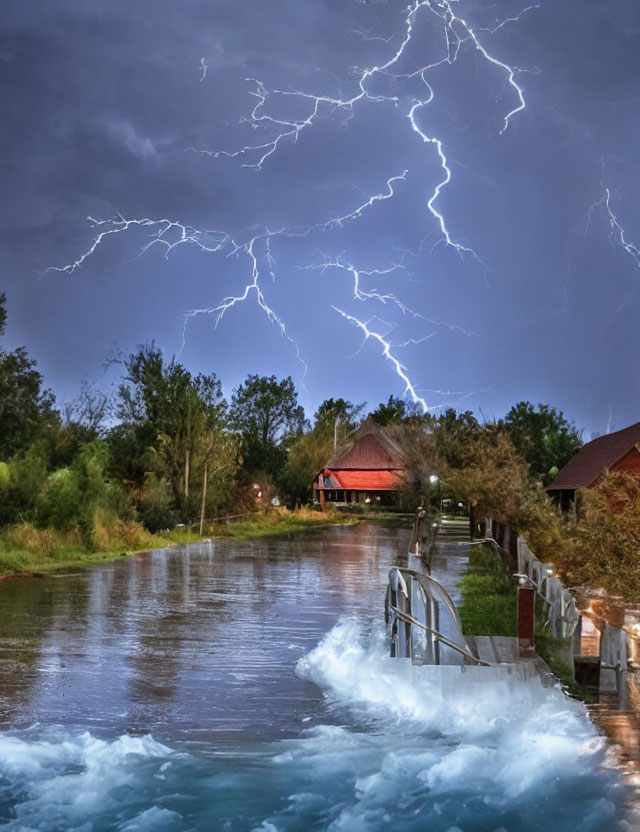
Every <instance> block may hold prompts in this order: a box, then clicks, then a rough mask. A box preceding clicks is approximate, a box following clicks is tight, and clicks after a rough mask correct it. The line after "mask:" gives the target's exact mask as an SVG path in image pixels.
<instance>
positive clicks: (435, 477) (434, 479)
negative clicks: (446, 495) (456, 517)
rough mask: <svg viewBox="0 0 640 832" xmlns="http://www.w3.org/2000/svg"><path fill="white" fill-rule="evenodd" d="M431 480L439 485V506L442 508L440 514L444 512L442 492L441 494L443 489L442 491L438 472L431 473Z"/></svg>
mask: <svg viewBox="0 0 640 832" xmlns="http://www.w3.org/2000/svg"><path fill="white" fill-rule="evenodd" d="M429 482H430V483H431V485H432V486H435V485H436V484H437V486H438V497H437V500H438V508H439V510H440V514H442V494H441V491H440V477H439V476H438V475H437V474H430V475H429Z"/></svg>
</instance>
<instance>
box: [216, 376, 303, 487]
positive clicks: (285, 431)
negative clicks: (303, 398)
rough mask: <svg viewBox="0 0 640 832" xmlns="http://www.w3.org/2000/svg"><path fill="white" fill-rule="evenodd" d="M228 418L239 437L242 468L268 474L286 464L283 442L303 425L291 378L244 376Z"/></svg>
mask: <svg viewBox="0 0 640 832" xmlns="http://www.w3.org/2000/svg"><path fill="white" fill-rule="evenodd" d="M229 417H230V424H231V426H232V427H233V428H234V429H235V430H236V431H237V432H238V433H239V434H240V435H241V436H242V448H243V455H244V462H245V468H246V469H247V470H249V471H260V470H262V471H266V472H267V473H269V474H271V475H275V474H276V473H277V472H278V471H279V470H280V469H281V468H282V466H283V465H284V463H285V460H286V451H285V443H286V441H287V440H288V439H290V438H291V437H292V436H295V435H297V434H300V433H302V432H303V431H304V428H305V426H306V420H305V419H304V411H303V410H302V408H301V407H300V406H299V405H298V394H297V392H296V389H295V386H294V383H293V380H292V379H291V376H288V377H287V378H285V379H282V380H281V381H278V379H277V378H276V377H275V376H258V375H249V376H247V378H246V379H245V381H244V383H243V384H241V385H240V386H239V387H237V388H236V389H235V390H234V391H233V395H232V397H231V407H230V409H229Z"/></svg>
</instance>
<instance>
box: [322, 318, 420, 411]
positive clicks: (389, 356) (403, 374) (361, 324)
mask: <svg viewBox="0 0 640 832" xmlns="http://www.w3.org/2000/svg"><path fill="white" fill-rule="evenodd" d="M333 309H334V310H335V311H336V312H337V313H338V314H339V315H341V316H342V317H343V318H344V319H345V320H347V321H349V323H352V324H353V325H354V326H357V327H358V329H359V330H360V331H361V332H362V333H363V335H364V339H363V343H364V342H366V341H368V340H369V339H370V338H371V339H373V340H374V341H377V342H378V344H380V346H381V348H382V355H383V356H384V358H385V359H386V360H387V361H390V362H391V364H392V365H393V368H394V370H395V372H396V374H397V375H398V376H399V377H400V378H401V379H402V381H403V382H404V395H405V396H407V395H408V396H409V397H410V399H411V401H412V402H413V403H414V404H417V405H419V406H420V407H421V408H422V411H423V413H428V412H429V411H430V410H431V409H432V408H430V407H429V405H428V404H427V403H426V401H425V400H424V399H423V398H422V396H420V395H418V392H417V391H416V388H415V386H414V384H413V382H412V381H411V378H410V377H409V374H408V372H407V368H406V367H405V366H404V364H402V363H401V362H400V360H399V359H398V358H396V356H395V355H393V353H392V352H391V350H392V349H393V345H392V344H391V343H390V342H389V341H388V335H389V332H388V331H387V332H385V333H380V332H375V331H374V330H373V329H370V328H369V325H370V324H371V321H372V320H373V319H370V320H368V321H361V320H359V318H355V317H354V316H353V315H349V314H347V313H346V312H345V311H344V310H343V309H339V308H338V307H337V306H334V307H333Z"/></svg>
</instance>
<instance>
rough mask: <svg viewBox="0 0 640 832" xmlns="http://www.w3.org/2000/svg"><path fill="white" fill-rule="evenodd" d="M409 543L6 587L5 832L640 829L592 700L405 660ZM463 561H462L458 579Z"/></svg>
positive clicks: (455, 564)
mask: <svg viewBox="0 0 640 832" xmlns="http://www.w3.org/2000/svg"><path fill="white" fill-rule="evenodd" d="M407 537H408V533H407V532H405V531H391V530H385V529H382V528H380V527H376V526H368V527H362V528H359V529H345V528H336V529H332V530H328V531H325V532H322V533H318V534H315V535H313V536H305V537H302V538H297V539H294V540H286V541H285V540H279V541H270V542H268V543H265V542H259V543H242V544H238V543H234V542H216V543H212V544H199V545H195V546H189V547H185V548H175V549H170V550H164V551H159V552H154V553H152V554H147V555H143V556H140V557H138V558H136V559H130V560H129V559H128V560H123V561H122V562H119V563H117V564H114V565H109V566H105V567H102V568H98V569H94V570H92V571H90V572H87V573H82V574H76V575H67V576H61V577H53V576H52V577H48V578H44V579H41V580H34V581H13V582H7V583H5V584H4V585H3V586H1V587H0V608H1V609H2V616H0V704H1V706H2V719H3V725H2V732H0V828H1V829H9V830H20V831H21V832H28V830H47V831H49V830H56V832H58V830H59V831H60V832H62V830H69V832H71V831H72V830H73V832H102V830H118V832H143V831H145V830H149V831H150V832H151V830H153V831H154V832H155V830H158V832H186V830H198V832H200V830H201V831H202V832H216V831H217V830H225V832H226V831H227V830H228V832H302V831H303V830H331V832H338V830H344V832H377V831H378V830H394V832H409V831H410V830H429V832H440V830H442V832H459V830H462V832H480V830H482V832H484V831H485V830H486V832H505V831H506V832H516V831H517V830H541V829H549V830H577V832H586V831H587V830H594V831H595V830H603V829H606V830H607V832H613V830H616V829H623V828H627V827H626V824H625V820H624V807H623V802H624V799H625V790H624V788H623V787H622V786H621V785H620V781H619V779H618V776H617V773H616V771H615V769H614V768H613V767H611V766H608V765H607V762H608V757H607V755H608V753H609V752H608V751H607V748H606V746H605V744H604V742H603V740H602V738H601V737H600V736H599V735H598V733H597V731H596V730H595V729H594V727H593V725H592V724H591V722H590V721H589V720H588V718H587V715H586V712H585V709H584V708H583V706H582V705H580V704H579V703H576V702H574V701H571V700H569V699H567V698H566V697H565V696H564V695H563V693H562V692H561V691H560V690H559V689H558V688H544V687H543V686H542V685H541V683H540V682H539V681H538V679H533V680H530V681H529V682H526V683H525V682H516V681H514V680H503V681H501V682H493V683H490V684H487V683H478V682H475V683H474V682H473V681H469V682H463V683H461V684H459V685H458V686H456V687H455V688H454V689H447V690H446V691H445V692H443V689H442V686H441V685H440V683H439V680H438V678H437V671H434V670H433V669H430V668H420V667H412V666H411V665H410V664H408V662H406V661H403V660H392V659H390V658H388V655H387V653H388V649H387V644H386V639H385V635H384V631H383V629H382V627H381V619H382V609H383V596H384V586H385V582H386V574H387V571H388V569H389V568H390V566H391V565H394V564H396V563H397V564H398V565H403V563H402V558H400V559H399V560H398V559H397V553H398V552H402V551H403V549H404V546H405V544H406V540H407ZM462 567H463V560H461V559H455V558H453V559H449V561H448V562H441V563H440V564H439V568H440V569H441V570H442V571H443V574H444V576H445V578H446V581H447V583H449V585H450V587H452V586H455V581H456V575H457V574H459V572H460V570H461V568H462Z"/></svg>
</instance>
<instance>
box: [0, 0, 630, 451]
mask: <svg viewBox="0 0 640 832" xmlns="http://www.w3.org/2000/svg"><path fill="white" fill-rule="evenodd" d="M452 13H453V14H454V15H455V16H457V17H458V18H460V20H457V21H454V22H453V23H451V25H450V26H449V27H448V29H447V25H446V24H447V20H449V22H451V14H452ZM447 15H448V16H449V17H448V18H447ZM509 18H513V20H511V21H509V20H507V19H509ZM407 21H409V22H410V24H411V31H410V37H409V38H408V39H407V32H408V29H407ZM503 21H506V22H505V23H504V25H502V26H500V23H501V22H503ZM464 23H466V26H467V28H465V26H464V25H463V24H464ZM469 31H472V32H473V33H474V35H475V37H476V39H477V44H476V42H474V40H473V38H472V37H470V36H469ZM405 40H406V43H405V45H404V47H402V44H403V42H404V41H405ZM478 45H479V46H480V47H481V49H480V48H478ZM401 48H402V52H401V54H400V57H399V58H398V60H397V61H395V62H393V63H392V64H391V65H389V66H388V69H387V70H386V71H385V72H378V73H373V74H371V75H367V76H366V79H365V82H363V85H364V88H365V90H366V93H367V94H366V96H361V97H360V99H359V100H357V101H355V103H354V104H353V105H352V106H351V107H346V106H335V104H333V105H332V104H330V103H328V102H327V101H322V102H320V104H319V105H318V114H317V117H315V118H313V119H312V120H311V121H310V123H309V124H308V126H305V127H304V129H302V130H300V132H299V135H298V138H297V141H295V142H294V141H293V140H292V137H291V136H289V137H284V138H282V140H281V141H279V142H278V143H277V146H276V147H275V151H274V152H273V153H272V154H271V155H269V156H268V158H266V159H265V161H264V164H263V165H262V167H261V169H259V170H258V169H257V168H256V165H258V163H259V160H260V157H261V156H262V155H263V154H264V151H250V152H247V153H245V154H240V155H234V153H235V152H236V151H238V150H240V149H241V148H242V147H244V146H257V145H264V144H265V143H268V142H269V141H272V140H273V139H274V138H275V137H276V136H277V134H278V132H282V131H284V132H286V131H287V130H289V129H290V128H288V127H286V125H285V126H283V125H282V123H283V122H287V123H290V124H291V123H294V122H298V123H302V121H303V120H305V119H308V117H309V116H310V115H311V113H312V112H313V111H314V105H315V99H313V98H312V97H309V96H312V95H315V96H321V97H324V98H326V99H332V100H334V101H335V100H338V99H340V100H341V101H343V102H344V101H346V100H348V99H352V98H354V97H355V96H358V94H359V92H360V87H359V81H360V80H361V78H362V77H363V73H365V70H367V68H369V69H370V68H372V67H375V66H378V67H380V66H382V65H384V64H387V63H388V62H389V61H391V60H392V59H393V57H394V55H396V54H397V53H398V50H400V49H401ZM447 49H448V50H449V51H448V53H447ZM483 50H484V53H485V54H486V55H487V56H489V58H491V59H493V60H489V59H488V58H487V57H485V54H483ZM447 54H448V55H449V58H450V60H449V61H445V60H444V59H445V58H446V56H447ZM496 61H497V62H499V63H496ZM433 64H438V65H437V66H434V67H433V68H432V69H431V70H427V71H425V72H424V73H423V76H424V79H426V81H427V82H428V84H429V85H430V87H431V90H432V92H433V100H432V101H431V103H425V102H427V100H428V99H429V97H430V91H429V88H428V87H427V86H426V84H425V83H424V80H423V76H421V75H420V74H419V73H417V71H418V70H420V69H424V68H425V67H426V66H427V65H433ZM501 64H502V65H501ZM509 68H512V69H513V70H514V76H513V79H514V84H515V85H517V86H518V87H519V88H521V89H522V90H523V94H524V99H525V102H526V106H525V108H524V109H522V110H520V111H519V112H516V113H514V114H513V115H512V116H511V117H510V118H508V125H507V129H506V130H505V129H504V127H505V118H506V117H507V116H508V114H509V113H510V112H512V111H513V110H514V109H516V108H518V107H519V99H518V92H517V89H516V87H515V86H514V84H510V83H509V71H508V69H509ZM247 79H258V81H259V82H261V83H262V84H263V85H264V87H263V89H265V90H266V91H268V92H270V91H273V90H280V91H283V92H286V93H294V92H296V91H297V92H299V93H304V95H291V94H288V95H282V94H277V93H276V94H269V95H268V97H267V99H266V101H265V103H264V106H263V107H261V108H259V109H258V110H257V111H255V114H256V116H257V120H256V119H254V121H253V124H252V123H251V121H250V116H251V113H252V109H253V108H254V107H255V106H256V104H258V103H259V99H257V98H256V97H255V96H252V94H251V93H252V92H254V93H255V92H256V90H257V89H260V88H259V87H257V86H256V83H255V82H252V81H248V80H247ZM0 85H1V91H0V107H1V111H0V140H1V142H2V156H1V159H2V192H1V206H0V238H1V245H0V288H1V289H4V290H5V291H6V292H7V296H8V312H9V325H8V328H7V334H6V337H5V341H4V345H5V346H6V347H11V348H13V347H15V346H18V345H20V344H24V345H26V346H27V348H28V349H29V351H30V353H31V354H32V355H33V356H34V357H35V358H36V359H37V361H38V366H39V368H40V369H41V371H42V372H43V374H44V376H45V380H46V383H47V384H48V385H49V386H50V387H51V388H52V389H53V390H54V392H55V393H56V394H57V395H58V398H59V402H64V401H65V400H69V399H71V398H73V396H74V395H75V394H76V393H77V391H78V388H79V385H80V381H81V379H82V378H85V377H86V378H88V379H93V380H95V383H96V384H98V385H100V386H103V387H105V388H108V387H109V385H110V384H111V383H112V382H113V379H114V375H113V372H114V371H113V369H112V370H111V371H110V373H107V374H106V375H105V373H104V369H103V367H104V363H105V360H106V359H107V358H108V356H109V355H110V354H113V351H114V349H115V347H114V345H117V348H119V349H120V350H121V351H124V352H127V351H130V350H132V349H134V348H135V346H136V345H137V344H139V343H143V342H146V341H150V340H152V339H155V341H156V342H157V343H158V344H159V345H161V346H162V347H163V349H164V350H165V352H166V353H167V354H168V355H172V354H176V356H178V357H179V360H181V361H182V362H184V363H185V364H186V365H187V366H188V367H189V368H190V369H192V370H194V371H205V372H212V371H213V372H215V373H217V375H218V376H219V377H220V378H221V380H222V382H223V387H224V389H225V392H226V393H227V394H229V393H230V392H231V389H232V388H233V387H234V386H235V385H237V384H238V383H239V382H241V381H242V380H243V378H244V377H245V376H246V375H247V374H248V373H260V374H268V375H271V374H276V375H277V376H279V377H282V376H285V375H292V376H293V378H294V381H295V382H296V385H297V387H298V389H299V391H300V398H301V401H302V403H303V404H304V405H305V407H306V409H307V412H308V414H309V415H310V414H311V413H312V412H313V410H314V409H315V407H316V406H317V404H318V403H319V402H320V401H321V400H322V399H323V398H325V397H328V396H344V397H345V398H348V399H351V400H352V401H363V400H365V401H367V402H369V404H370V405H371V406H372V407H374V406H376V405H377V404H378V402H380V401H381V400H383V399H386V398H387V397H388V396H389V394H390V393H393V394H394V395H403V394H404V393H405V382H404V381H403V380H402V379H401V378H400V376H399V375H398V373H397V372H396V367H395V365H394V363H393V362H392V361H390V360H388V359H385V356H384V354H383V350H384V344H382V343H381V342H380V340H378V339H376V338H375V337H374V336H372V337H370V338H369V339H368V340H366V341H364V342H363V335H364V332H363V329H362V328H361V326H359V325H358V324H357V323H356V322H355V320H350V319H349V318H348V317H345V315H347V316H350V317H351V318H354V319H357V320H359V321H360V322H361V323H362V324H365V326H367V327H368V329H369V330H370V331H372V332H375V333H377V334H378V335H380V336H382V337H383V338H384V339H385V340H386V342H387V343H388V344H390V345H391V346H390V354H391V355H392V356H394V357H395V358H396V359H397V360H398V361H399V362H401V364H402V365H403V366H404V367H406V375H407V377H408V379H409V380H410V382H411V384H412V385H413V387H414V391H415V396H417V397H419V398H421V399H423V400H424V401H425V403H426V404H427V405H428V406H429V407H438V406H454V407H456V408H458V409H467V408H471V409H473V410H475V411H476V412H478V413H481V414H483V415H484V416H486V417H487V418H491V417H494V416H495V417H499V416H502V415H504V413H505V411H506V410H507V409H508V408H509V407H510V405H511V404H513V403H514V402H516V401H518V400H520V399H529V400H532V401H534V402H536V403H537V402H548V403H550V404H554V405H556V406H557V407H559V408H561V409H562V410H563V411H564V412H565V414H566V415H568V416H569V417H570V418H571V419H573V420H575V422H576V423H577V424H578V426H579V427H582V428H584V429H585V439H589V438H590V436H591V434H592V432H598V433H603V432H605V431H607V430H608V429H610V430H616V429H619V428H621V427H624V426H625V425H626V424H629V423H631V422H634V421H637V420H638V418H640V407H639V405H640V384H639V381H640V380H639V375H638V373H639V359H640V338H639V336H638V331H639V330H638V318H639V314H638V313H639V311H640V310H639V306H640V304H639V298H638V292H637V291H636V287H637V286H638V282H639V281H640V207H639V201H638V196H639V194H640V154H639V152H638V148H639V147H640V130H639V127H640V3H638V2H637V0H617V2H615V3H612V2H605V0H597V2H596V0H542V3H541V5H540V6H539V7H535V8H529V9H527V7H526V2H525V3H524V4H523V3H517V2H511V0H509V2H507V1H506V0H504V2H503V0H498V2H491V1H490V0H481V2H479V1H478V0H460V2H453V0H451V3H450V5H447V4H446V3H438V2H436V0H433V2H432V3H431V4H430V5H429V4H428V3H427V2H423V3H422V5H421V7H420V8H419V9H417V11H416V12H415V14H414V15H413V16H412V17H411V18H409V17H408V10H407V6H406V3H405V2H396V1H395V0H386V1H385V0H369V2H367V0H245V2H240V0H173V1H172V2H168V1H167V0H127V2H122V0H28V1H27V0H4V1H3V3H2V13H1V14H0ZM419 102H421V104H420V106H418V107H417V108H416V109H415V111H414V112H415V123H416V126H417V128H418V130H416V129H413V128H412V124H411V121H410V119H409V118H408V116H409V114H410V112H411V110H412V108H413V107H414V106H415V105H416V104H418V103H419ZM278 122H279V123H278ZM421 133H422V135H421ZM423 136H426V137H428V138H430V139H437V140H439V141H440V142H441V143H442V144H441V148H442V152H443V153H444V155H445V157H446V161H447V164H448V167H449V169H450V171H451V181H450V182H449V183H448V184H446V185H445V186H444V187H443V188H442V189H441V190H440V192H439V194H438V195H437V198H436V199H435V201H434V202H433V203H432V208H433V209H434V210H435V212H436V213H439V214H441V216H442V217H443V220H444V223H445V226H446V229H447V231H448V234H449V238H450V244H447V240H446V239H445V237H444V235H443V234H442V231H441V228H440V224H439V221H438V218H437V216H435V215H434V213H432V212H430V210H429V200H431V198H432V197H433V195H434V193H435V192H436V189H437V188H438V186H439V184H440V183H442V182H443V179H444V178H445V172H444V168H443V165H442V159H441V158H440V156H439V154H438V146H437V144H436V143H435V142H434V141H424V140H423ZM217 150H218V151H219V150H222V151H227V152H228V153H229V155H220V156H218V157H215V156H214V155H209V154H206V153H202V152H199V151H217ZM405 171H406V173H404V172H405ZM399 177H403V178H399ZM389 180H391V185H390V186H389V185H388V184H387V183H388V181H389ZM391 191H393V196H389V197H388V198H384V199H372V198H373V197H375V196H376V195H379V196H387V195H389V194H390V193H391ZM369 202H370V204H368V203H369ZM607 203H608V206H607ZM362 206H364V207H362ZM361 207H362V210H361V211H359V212H358V211H357V209H358V208H361ZM354 212H355V213H354ZM347 215H352V216H350V217H347ZM87 217H92V218H94V220H109V219H110V218H114V217H116V219H117V218H120V219H119V220H117V221H118V222H119V223H120V225H102V226H98V227H97V228H95V227H93V228H92V226H91V223H90V222H88V221H87ZM339 217H343V218H344V217H347V218H346V219H344V220H343V221H338V220H337V219H336V218H339ZM614 217H615V219H614ZM122 218H124V219H126V220H134V219H137V220H139V219H143V218H147V219H149V220H153V221H157V220H163V219H166V220H170V221H173V222H177V223H181V224H182V225H183V226H186V227H188V229H187V233H188V234H189V235H190V238H191V240H192V242H190V243H186V244H183V245H179V246H176V247H174V248H173V249H172V250H171V251H169V250H168V249H167V246H166V245H164V246H163V245H162V244H160V243H156V244H154V245H152V246H151V247H150V248H148V249H147V250H145V251H142V249H143V248H144V247H145V246H146V245H147V244H148V243H149V242H151V241H152V240H153V237H151V236H150V235H151V234H154V233H155V234H157V233H158V232H159V231H162V230H164V231H165V234H164V236H163V237H162V239H164V240H165V241H166V242H167V243H169V244H171V243H173V242H176V241H177V239H178V237H179V236H180V233H181V229H180V228H178V227H177V226H174V227H172V228H169V229H167V228H166V225H157V224H156V225H152V226H141V225H139V224H138V225H130V226H129V227H127V228H124V227H123V225H122ZM287 229H288V230H289V231H288V232H287V231H286V230H287ZM292 229H293V232H292V231H291V230H292ZM305 229H310V230H309V231H308V233H305ZM105 230H110V231H113V232H114V233H110V234H108V235H106V236H105V237H104V238H103V239H102V242H101V243H100V244H99V245H98V246H97V247H96V248H95V251H94V252H93V253H92V254H91V256H89V257H87V258H86V259H84V260H83V262H82V264H81V265H80V266H79V267H77V268H75V269H73V270H71V269H68V270H66V271H64V270H61V271H56V270H55V269H51V268H50V267H57V268H58V269H62V268H63V267H64V266H65V265H71V264H73V263H74V262H75V261H77V260H78V259H81V258H82V255H83V254H85V253H86V252H87V251H88V250H89V249H90V248H91V247H92V245H93V243H94V241H95V240H96V235H97V234H98V233H100V232H101V231H105ZM283 230H285V233H274V232H282V231H283ZM267 232H271V236H268V235H267ZM252 239H255V242H254V244H252V243H251V240H252ZM634 244H635V246H637V248H635V247H634ZM216 248H220V251H218V252H216V251H206V250H205V249H216ZM252 254H253V255H254V257H255V264H256V268H257V272H256V280H257V285H258V286H259V287H260V289H261V291H262V293H263V295H262V297H263V303H264V304H265V305H267V306H268V307H269V309H271V310H272V311H273V313H274V314H275V315H277V317H278V320H274V319H273V318H271V319H270V318H269V316H268V314H267V313H266V311H265V310H264V309H263V308H261V306H260V303H259V298H258V295H257V292H256V291H255V290H254V289H251V290H249V292H248V294H247V298H246V300H245V301H243V302H238V303H236V304H235V305H234V306H233V307H232V308H229V309H228V310H227V311H226V312H225V314H224V315H223V317H222V318H221V319H220V320H219V322H218V324H217V327H216V326H215V323H216V320H217V318H218V315H217V313H212V314H201V315H195V316H192V317H191V318H189V319H188V321H187V326H186V328H185V327H184V321H185V317H184V316H185V314H186V313H189V312H190V311H191V310H206V309H214V308H215V307H218V306H219V305H220V303H221V301H223V299H224V298H227V297H233V296H236V297H240V296H242V295H243V294H244V292H245V287H246V286H247V285H248V284H251V283H252V282H253V280H254V276H253V274H252V268H253V266H254V262H253V259H252V256H251V255H252ZM329 263H333V264H338V265H339V266H341V267H340V268H338V267H336V265H333V266H328V267H326V268H322V267H323V266H326V265H327V264H329ZM394 267H395V268H394ZM350 268H354V269H358V270H361V271H362V272H363V271H372V270H379V271H381V272H383V273H382V274H372V275H369V276H367V275H364V274H361V275H360V289H361V290H362V294H361V296H360V297H356V296H355V295H354V277H353V272H352V271H349V269H350ZM366 292H368V293H370V294H371V293H373V294H377V295H378V297H368V298H367V297H366V296H365V295H364V293H366ZM390 295H394V296H395V298H396V299H397V302H396V301H394V300H393V299H392V298H390V297H389V296H390ZM338 310H341V311H342V313H343V314H341V313H340V311H338ZM278 321H280V322H282V323H283V324H284V326H285V327H286V332H287V334H288V338H287V337H284V336H283V334H282V329H281V326H280V325H279V323H278ZM183 335H184V338H183ZM289 339H290V340H289ZM298 354H299V356H300V358H299V357H298ZM300 359H301V360H300ZM302 362H304V363H305V364H306V366H307V368H308V369H306V374H305V367H304V366H303V363H302ZM403 372H404V371H403ZM409 397H411V395H410V393H409Z"/></svg>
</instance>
